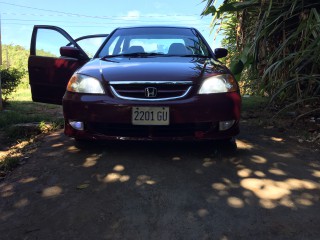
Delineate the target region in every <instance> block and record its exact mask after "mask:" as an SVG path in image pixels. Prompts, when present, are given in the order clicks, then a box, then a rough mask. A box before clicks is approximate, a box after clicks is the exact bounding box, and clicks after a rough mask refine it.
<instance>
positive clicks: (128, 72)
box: [29, 26, 241, 140]
mask: <svg viewBox="0 0 320 240" xmlns="http://www.w3.org/2000/svg"><path fill="white" fill-rule="evenodd" d="M82 40H85V41H87V42H86V44H82V45H81V44H80V42H82ZM90 44H91V47H89V46H90ZM92 46H93V47H92ZM94 46H95V47H94ZM86 48H87V49H86ZM226 55H227V50H226V49H223V48H217V49H215V50H214V51H212V50H211V49H210V47H209V45H208V43H207V42H206V41H205V39H204V38H203V36H202V35H201V34H200V32H199V31H197V30H196V29H194V28H188V27H165V26H144V27H127V28H117V29H115V30H114V31H113V32H112V33H110V34H109V35H106V34H101V35H92V36H86V37H83V38H79V39H76V40H74V39H72V38H71V37H70V36H69V34H67V33H66V32H65V31H64V30H63V29H61V28H58V27H54V26H35V27H34V30H33V34H32V40H31V50H30V58H29V77H30V85H31V90H32V98H33V101H36V102H45V103H54V104H62V106H63V114H64V119H65V128H64V132H65V134H66V135H68V136H70V137H73V138H75V139H110V140H117V139H119V140H214V139H232V138H233V137H234V136H235V135H237V134H238V133H239V119H240V107H241V97H240V93H239V87H238V83H237V82H236V80H235V78H234V77H233V75H232V73H231V72H230V71H229V70H228V69H227V68H226V67H225V66H224V65H223V64H221V62H219V60H218V59H219V58H222V57H225V56H226Z"/></svg>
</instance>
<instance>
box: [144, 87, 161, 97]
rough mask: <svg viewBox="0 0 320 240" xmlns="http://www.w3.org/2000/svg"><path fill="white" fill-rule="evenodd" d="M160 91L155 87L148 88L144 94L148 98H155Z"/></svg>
mask: <svg viewBox="0 0 320 240" xmlns="http://www.w3.org/2000/svg"><path fill="white" fill-rule="evenodd" d="M157 93H158V90H157V89H156V88H155V87H147V88H145V89H144V94H145V96H146V97H147V98H155V97H156V96H157Z"/></svg>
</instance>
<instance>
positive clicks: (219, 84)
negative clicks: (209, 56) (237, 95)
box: [199, 74, 238, 94]
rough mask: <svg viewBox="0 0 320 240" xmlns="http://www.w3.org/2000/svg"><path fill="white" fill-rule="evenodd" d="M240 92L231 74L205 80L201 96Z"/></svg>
mask: <svg viewBox="0 0 320 240" xmlns="http://www.w3.org/2000/svg"><path fill="white" fill-rule="evenodd" d="M237 90H238V85H237V83H236V80H235V79H234V78H233V77H232V75H230V74H222V75H216V76H212V77H209V78H207V79H205V80H204V81H203V83H202V85H201V87H200V90H199V94H210V93H225V92H235V91H237Z"/></svg>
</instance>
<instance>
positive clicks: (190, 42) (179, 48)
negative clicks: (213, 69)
mask: <svg viewBox="0 0 320 240" xmlns="http://www.w3.org/2000/svg"><path fill="white" fill-rule="evenodd" d="M208 55H209V51H208V48H207V46H206V44H205V43H204V42H203V40H202V38H201V37H200V36H199V33H198V32H197V31H195V30H194V29H190V28H173V27H143V28H142V27H140V28H139V27H138V28H123V29H117V30H116V31H115V32H114V33H113V34H112V36H111V38H110V39H109V40H108V42H107V43H106V44H105V45H104V47H103V48H102V49H101V51H100V52H99V54H98V57H116V56H135V57H141V56H142V57H144V56H198V57H207V56H208Z"/></svg>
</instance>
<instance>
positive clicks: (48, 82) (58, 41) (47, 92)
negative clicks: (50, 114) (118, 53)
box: [28, 25, 107, 104]
mask: <svg viewBox="0 0 320 240" xmlns="http://www.w3.org/2000/svg"><path fill="white" fill-rule="evenodd" d="M106 37H107V34H99V35H90V36H84V37H81V38H78V39H77V40H74V39H73V38H72V37H71V36H70V35H69V34H68V33H67V32H66V31H64V30H63V29H62V28H59V27H56V26H48V25H36V26H34V28H33V32H32V37H31V46H30V56H29V60H28V70H29V83H30V86H31V93H32V100H33V101H35V102H43V103H53V104H61V103H62V97H63V95H64V93H65V91H66V86H67V83H68V81H69V79H70V77H71V76H72V74H73V73H74V72H75V71H76V70H77V69H78V68H79V67H81V66H82V65H84V64H85V63H86V62H88V61H89V60H90V57H91V56H93V55H94V53H95V52H92V51H94V50H93V49H94V48H87V49H83V48H81V47H80V44H79V43H80V41H83V40H85V41H87V40H88V39H92V38H97V39H100V42H101V43H102V42H103V41H104V40H105V38H106ZM93 42H95V44H96V45H98V46H97V47H96V50H97V49H98V48H99V47H100V45H99V44H97V42H99V41H93ZM83 46H86V45H85V44H84V45H83ZM61 47H71V48H72V49H75V50H77V51H76V52H77V54H76V55H69V56H61V52H62V51H60V48H61ZM72 49H71V50H72Z"/></svg>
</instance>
